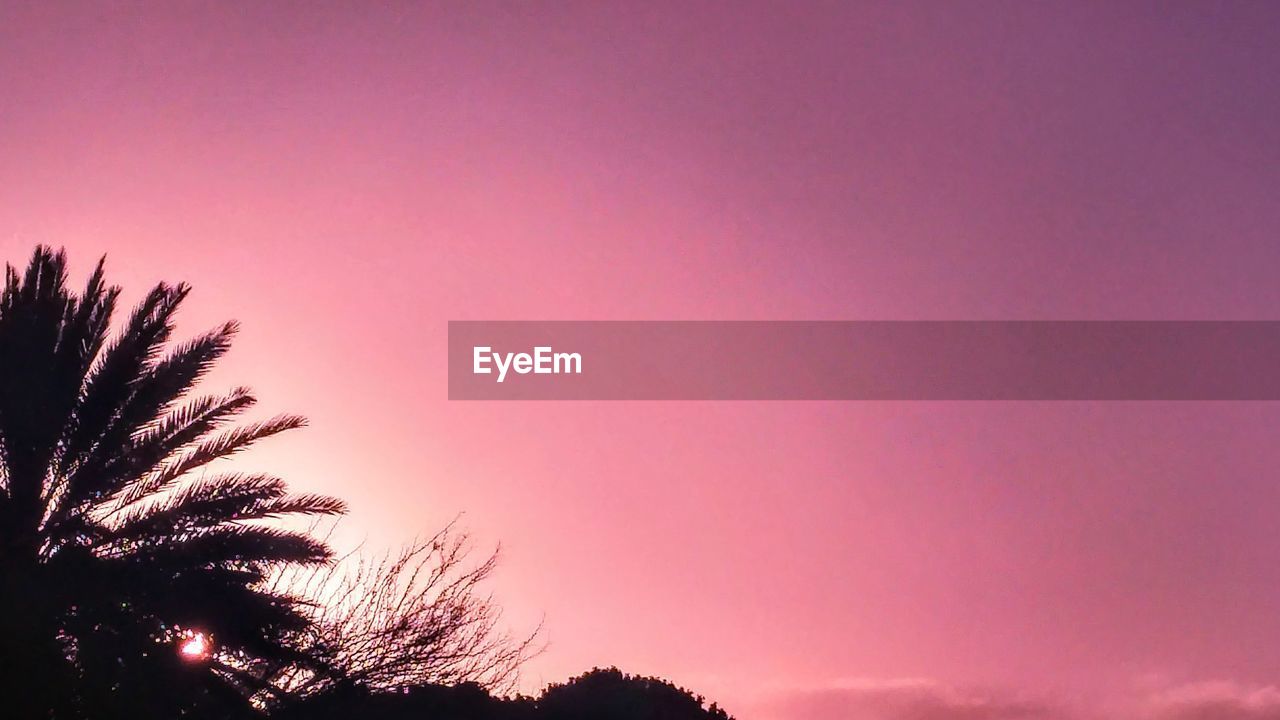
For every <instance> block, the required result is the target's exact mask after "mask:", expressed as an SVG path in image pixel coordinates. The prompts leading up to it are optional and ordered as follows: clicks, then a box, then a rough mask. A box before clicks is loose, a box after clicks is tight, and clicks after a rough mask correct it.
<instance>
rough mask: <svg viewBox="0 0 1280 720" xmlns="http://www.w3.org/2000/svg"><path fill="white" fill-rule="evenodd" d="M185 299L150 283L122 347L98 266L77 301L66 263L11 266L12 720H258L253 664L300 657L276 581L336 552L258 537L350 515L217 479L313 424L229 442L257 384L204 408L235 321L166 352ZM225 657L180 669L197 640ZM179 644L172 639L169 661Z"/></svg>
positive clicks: (4, 324)
mask: <svg viewBox="0 0 1280 720" xmlns="http://www.w3.org/2000/svg"><path fill="white" fill-rule="evenodd" d="M188 291H189V288H188V287H187V286H186V285H182V284H179V285H167V284H160V285H157V286H156V287H154V288H153V289H152V290H151V291H150V292H148V293H147V294H146V296H145V297H144V298H143V299H142V301H141V302H140V303H139V304H138V306H137V308H136V309H135V310H134V311H133V313H132V314H131V315H130V316H129V318H128V319H127V320H126V321H125V322H124V324H123V327H122V328H121V329H120V331H119V332H118V333H117V334H116V335H115V337H114V338H111V337H109V334H110V329H111V321H112V315H113V311H114V310H115V307H116V303H117V300H118V298H119V294H120V290H119V288H117V287H112V286H109V285H107V284H106V281H105V278H104V273H103V263H102V262H99V263H98V265H97V268H96V269H95V270H94V271H93V273H92V275H91V277H90V278H89V281H88V285H87V286H86V287H85V289H84V291H83V292H82V293H81V294H79V295H76V294H74V293H72V292H70V291H68V289H67V287H66V258H65V255H64V253H62V252H53V251H52V250H50V249H48V248H44V247H40V248H37V249H36V251H35V253H34V254H33V256H32V258H31V261H30V263H29V264H28V266H27V268H26V270H25V272H23V273H19V272H18V271H17V270H15V269H14V268H13V267H12V266H8V267H7V271H6V278H5V285H4V291H3V295H2V296H0V578H2V579H3V590H2V591H0V668H3V672H0V683H3V686H0V692H2V693H3V697H4V702H5V704H6V705H7V706H8V707H7V713H6V716H7V717H14V718H20V719H22V720H25V719H26V718H48V717H55V718H59V719H62V718H76V717H92V718H95V719H96V718H116V717H120V718H139V717H156V718H174V717H179V716H183V717H218V718H230V717H236V716H239V715H246V714H251V713H255V712H256V711H254V710H253V708H252V706H251V705H250V703H249V701H248V698H249V697H250V696H251V695H252V694H253V693H254V692H256V691H257V690H258V688H259V686H260V683H261V680H260V678H259V677H258V675H257V673H256V669H257V667H258V665H259V664H260V663H262V662H264V661H266V660H273V661H278V660H281V659H290V660H295V659H297V658H296V651H295V650H293V649H292V648H291V646H290V643H289V637H290V634H291V633H293V632H296V631H297V630H299V629H300V628H301V627H303V626H304V625H305V622H306V620H305V617H304V616H303V615H302V614H301V613H300V612H299V608H298V607H297V606H296V601H295V600H294V599H292V598H291V597H290V596H288V595H287V594H284V593H280V592H272V591H270V590H267V589H266V588H264V587H263V585H262V581H263V580H264V579H265V578H266V577H267V575H268V573H269V572H270V571H271V570H272V569H273V568H277V567H279V566H282V565H289V564H312V563H320V562H323V561H325V560H326V559H327V558H328V557H329V554H330V553H329V550H328V548H327V547H326V546H325V545H324V544H323V543H321V542H319V541H317V540H314V539H312V538H310V537H308V536H307V535H305V534H300V533H294V532H287V531H285V530H282V529H279V528H277V527H270V526H266V525H263V524H261V523H259V522H255V521H260V520H265V519H269V518H278V517H283V516H299V515H303V516H305V515H328V514H335V513H340V512H342V510H343V504H342V502H340V501H338V500H335V499H333V498H328V497H321V496H315V495H289V494H287V493H286V488H285V485H284V482H283V481H281V480H280V479H278V478H274V477H269V476H265V475H246V474H207V475H201V476H199V477H196V476H195V472H196V471H199V470H203V469H204V468H205V467H206V466H208V465H209V463H211V462H213V461H214V460H217V459H219V458H224V457H226V456H228V455H231V454H233V453H236V452H238V451H240V450H243V449H245V448H247V447H249V446H250V445H253V444H254V443H255V442H257V441H259V440H262V439H264V438H267V437H270V436H272V435H275V434H277V433H280V432H284V431H286V430H290V429H293V428H296V427H299V426H301V425H302V424H303V419H302V418H300V417H297V416H293V415H281V416H277V417H274V418H271V419H268V420H265V421H261V422H256V423H251V424H247V425H240V426H229V423H230V422H231V421H232V420H233V419H235V418H236V416H237V415H239V414H240V413H242V412H244V411H245V410H247V409H248V408H250V407H251V406H252V405H253V404H254V398H253V396H252V395H251V394H250V393H249V391H248V390H245V389H243V388H240V389H236V390H232V391H231V392H229V393H227V394H224V395H203V396H192V388H193V386H194V385H195V384H196V383H197V382H198V381H199V380H200V379H201V378H202V377H203V376H204V375H205V374H206V373H207V372H208V371H209V369H210V368H212V367H213V365H214V363H215V362H217V361H218V359H219V358H221V357H222V356H223V354H224V353H225V352H226V351H227V349H228V348H229V346H230V343H231V339H232V337H233V335H234V334H235V332H236V325H235V324H234V323H227V324H225V325H222V326H221V327H218V328H216V329H214V330H212V331H210V332H208V333H205V334H203V335H200V336H198V337H196V338H194V339H191V340H189V341H186V342H183V343H180V344H176V345H174V344H171V343H170V339H171V336H172V334H173V318H174V314H175V312H176V311H177V310H178V308H179V306H180V305H181V304H182V302H183V300H184V299H185V298H186V297H187V293H188ZM197 630H198V631H199V632H200V633H203V634H204V637H205V638H207V639H209V640H210V641H211V644H212V647H213V648H214V652H213V653H212V654H211V655H209V656H208V657H197V658H187V659H184V658H182V657H180V655H179V654H178V653H177V652H176V647H175V646H174V644H176V643H177V642H180V641H181V640H182V637H183V633H184V632H192V631H197ZM166 643H170V644H169V645H166Z"/></svg>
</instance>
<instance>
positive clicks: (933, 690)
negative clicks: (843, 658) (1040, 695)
mask: <svg viewBox="0 0 1280 720" xmlns="http://www.w3.org/2000/svg"><path fill="white" fill-rule="evenodd" d="M1113 700H1114V701H1116V702H1118V703H1119V704H1118V705H1115V704H1111V705H1110V709H1109V710H1104V709H1103V707H1102V706H1101V705H1098V704H1094V705H1093V706H1092V707H1085V706H1068V705H1065V704H1059V703H1054V702H1049V701H1046V700H1044V699H1037V698H1035V697H1032V696H1028V695H1025V694H1018V693H1013V692H1008V691H996V690H987V689H975V688H961V687H955V686H950V685H946V684H943V683H938V682H935V681H932V680H928V679H915V678H899V679H888V680H875V679H855V680H847V681H842V682H836V683H830V684H826V685H823V686H820V687H813V688H803V689H801V688H797V689H792V690H789V691H786V692H784V693H780V694H778V695H776V696H775V697H774V699H773V700H772V701H771V702H767V703H764V704H763V705H762V706H761V707H759V708H758V712H754V713H749V714H747V715H745V716H744V717H749V718H752V719H753V720H1280V687H1277V686H1275V685H1247V684H1243V683H1238V682H1232V681H1214V682H1195V683H1188V684H1184V685H1174V686H1170V685H1164V686H1163V687H1160V688H1159V689H1154V690H1147V691H1142V692H1137V693H1134V694H1133V695H1130V696H1129V697H1127V698H1123V697H1121V698H1113ZM1068 707H1071V708H1072V709H1070V710H1068ZM1120 708H1124V709H1120Z"/></svg>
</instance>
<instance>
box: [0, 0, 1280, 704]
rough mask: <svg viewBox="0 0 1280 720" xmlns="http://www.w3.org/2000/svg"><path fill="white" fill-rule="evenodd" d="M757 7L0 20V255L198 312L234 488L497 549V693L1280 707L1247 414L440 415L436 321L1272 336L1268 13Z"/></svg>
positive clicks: (15, 15)
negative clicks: (989, 323)
mask: <svg viewBox="0 0 1280 720" xmlns="http://www.w3.org/2000/svg"><path fill="white" fill-rule="evenodd" d="M800 7H803V8H804V9H803V10H799V9H788V7H787V5H786V4H783V3H778V4H774V5H754V4H753V5H746V4H739V3H732V4H731V3H696V4H692V5H686V4H651V3H633V4H630V5H629V6H627V5H621V4H613V5H612V6H611V7H610V6H606V5H605V4H602V3H581V4H567V3H556V4H551V3H543V4H516V3H510V4H500V5H472V4H456V5H436V6H431V7H428V6H426V5H416V4H399V3H384V4H381V5H379V6H377V7H376V8H369V7H363V6H359V5H357V4H355V3H352V4H349V5H339V4H326V7H325V8H324V9H321V8H320V7H319V6H318V4H315V3H298V4H288V3H276V4H273V5H271V6H270V7H269V8H251V6H250V5H248V4H235V5H233V4H229V3H228V4H213V3H200V4H195V3H192V4H183V5H182V6H181V7H176V6H169V5H159V4H157V5H156V6H154V7H153V8H151V9H144V8H143V7H142V6H140V5H136V4H120V5H112V4H92V5H90V4H85V5H75V4H63V5H60V6H58V7H56V8H49V7H44V6H42V5H38V4H29V5H27V4H24V5H16V6H8V5H6V6H4V7H3V9H0V98H3V109H2V110H0V250H3V253H2V256H3V258H4V259H7V260H9V261H13V262H20V261H22V260H24V259H25V257H26V255H27V254H28V253H29V252H30V249H31V247H32V246H33V245H34V244H36V243H49V244H54V245H65V246H66V247H67V248H68V250H69V252H70V253H71V254H72V257H73V261H74V262H75V263H76V267H77V268H78V271H79V272H83V271H84V269H85V268H86V267H87V266H88V264H89V263H90V262H91V261H92V259H94V258H96V257H97V256H98V255H100V254H102V253H108V254H109V256H110V268H111V271H112V275H113V276H114V279H115V280H116V281H117V282H120V283H123V284H125V285H126V286H127V287H128V288H130V289H131V290H132V291H133V292H135V293H136V292H138V291H139V290H140V289H141V288H143V287H144V286H146V285H148V284H150V283H153V282H156V281H159V280H162V279H166V280H176V279H185V280H188V281H190V282H191V283H193V284H194V285H195V288H196V292H195V294H194V296H193V298H192V300H191V302H190V306H189V308H188V311H187V314H186V315H185V318H184V321H185V323H186V325H185V327H186V328H187V329H188V330H190V331H192V332H194V331H196V330H198V329H201V328H203V327H206V326H209V325H212V324H213V323H214V322H216V321H219V320H222V319H225V318H228V317H234V318H238V319H240V320H241V321H242V322H243V323H244V332H243V334H242V337H241V339H240V341H239V344H238V346H237V349H236V351H235V352H234V353H233V355H232V357H231V358H230V359H229V360H228V362H227V363H226V367H225V368H223V369H222V370H221V371H220V373H219V375H218V376H217V378H216V381H217V382H221V383H224V384H228V385H229V384H231V383H246V384H250V385H252V386H254V387H255V388H256V389H257V390H258V392H259V394H260V396H261V398H262V399H263V404H264V405H265V406H266V407H267V408H271V409H279V410H290V411H298V412H302V413H305V414H307V415H308V416H310V418H311V419H312V423H313V424H312V427H311V428H310V429H308V430H306V431H304V432H300V433H297V434H294V435H293V436H292V437H287V438H281V439H280V440H279V441H276V442H274V443H273V444H271V445H269V446H264V447H263V448H262V450H261V451H259V452H256V453H255V454H254V455H253V456H251V457H250V458H249V461H251V462H252V463H253V465H254V467H258V468H262V469H264V470H275V471H279V472H281V473H284V474H285V475H286V477H288V478H290V480H291V481H292V482H293V483H294V484H295V486H296V487H298V488H300V489H307V490H319V491H325V492H331V493H335V494H338V495H341V496H343V497H344V498H346V499H348V500H349V501H350V504H351V508H352V509H351V514H350V517H349V518H348V520H347V527H348V529H349V530H350V531H351V533H352V535H353V536H362V537H363V536H367V537H368V538H369V541H370V542H371V543H373V544H376V545H378V546H391V545H394V544H396V543H399V542H401V541H403V540H405V539H408V538H409V537H411V536H413V535H420V534H424V533H428V532H431V531H433V530H435V529H436V528H438V527H439V526H440V525H441V524H442V523H443V522H445V521H446V520H448V519H449V518H451V517H452V516H453V515H454V514H456V513H458V512H460V511H465V512H466V516H465V524H466V525H468V526H469V527H470V528H471V529H472V530H473V531H474V532H475V534H476V535H477V536H478V537H479V538H480V539H481V540H483V541H485V542H496V541H499V540H501V541H502V542H503V544H504V546H505V548H506V560H505V563H504V565H503V567H502V571H501V574H500V577H499V579H498V581H497V583H496V588H495V589H496V592H497V593H498V596H499V598H500V599H501V600H502V602H503V603H504V605H505V606H506V607H508V608H509V618H510V619H511V621H512V623H513V624H515V625H516V626H517V627H520V626H527V625H528V624H530V623H532V622H536V621H537V619H538V618H539V617H541V616H542V615H543V614H544V613H545V617H546V626H547V635H548V639H549V640H550V642H551V646H550V648H549V650H548V651H547V653H546V654H545V655H544V656H543V657H541V658H539V659H538V660H537V661H535V662H534V663H533V664H532V665H531V666H530V667H529V669H528V673H527V680H528V683H527V684H528V687H529V688H531V689H532V688H535V687H537V686H538V685H539V684H540V683H542V682H545V681H552V680H560V679H563V678H565V677H566V676H567V675H569V674H571V673H576V672H579V671H582V670H584V669H587V668H589V667H591V666H592V665H597V664H602V665H609V664H616V665H619V666H621V667H623V668H625V669H627V670H630V671H633V672H641V673H653V674H659V675H662V676H664V677H668V678H671V679H673V680H675V681H676V682H678V683H681V684H684V685H687V686H690V687H693V688H694V689H696V690H698V691H700V692H703V693H705V694H707V695H709V696H711V697H712V698H715V699H718V700H721V701H722V703H723V704H725V705H727V706H728V708H729V709H730V710H731V711H733V712H735V713H736V714H737V715H739V716H740V718H741V720H862V719H864V718H865V719H866V720H942V719H947V718H967V719H969V720H975V719H977V718H1015V717H1017V718H1058V717H1071V718H1094V717H1106V718H1116V717H1119V718H1125V719H1128V718H1141V717H1152V718H1160V719H1161V720H1166V719H1175V718H1212V719H1213V720H1224V719H1232V720H1234V719H1235V718H1253V719H1255V720H1260V719H1263V718H1268V719H1270V718H1275V717H1278V716H1280V690H1276V689H1275V688H1274V687H1273V684H1280V643H1277V642H1276V638H1278V637H1280V612H1277V609H1278V608H1280V529H1278V528H1280V523H1278V522H1277V521H1278V520H1280V483H1276V482H1275V476H1276V472H1277V470H1276V468H1277V467H1280V443H1277V442H1276V441H1275V435H1274V433H1275V430H1276V428H1277V421H1278V420H1280V407H1278V406H1276V405H1274V404H1267V403H1254V404H1249V403H1239V404H1232V403H1204V404H1194V403H1181V404H1180V403H1110V404H1108V403H834V402H832V403H615V404H610V403H470V404H469V403H460V402H455V403H450V402H448V401H447V400H446V377H445V360H446V357H445V340H446V321H447V320H450V319H920V318H929V319H1276V318H1278V317H1280V282H1278V280H1280V242H1277V237H1278V232H1277V231H1280V198H1277V193H1276V189H1277V188H1280V94H1278V93H1276V91H1275V78H1276V77H1280V50H1278V49H1277V48H1280V14H1278V13H1277V8H1278V7H1280V6H1277V5H1275V4H1272V3H1263V2H1235V3H1195V4H1193V3H1159V4H1157V3H1152V4H1125V5H1119V4H1113V3H1102V2H1097V3H1092V2H1091V3H1071V4H1061V5H1059V4H1047V3H1034V4H1033V3H1020V2H1008V3H921V4H912V3H908V4H867V5H861V4H854V3H830V4H828V3H802V4H800ZM1205 708H1209V710H1208V711H1205ZM1196 712H1210V714H1207V715H1206V714H1201V715H1196V714H1194V713H1196Z"/></svg>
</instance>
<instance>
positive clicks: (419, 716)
mask: <svg viewBox="0 0 1280 720" xmlns="http://www.w3.org/2000/svg"><path fill="white" fill-rule="evenodd" d="M349 718H362V719H365V720H732V718H731V717H730V716H729V715H728V714H727V713H726V712H725V711H724V710H722V709H720V708H718V707H717V706H716V705H715V704H714V703H713V704H711V705H710V706H709V707H708V706H706V705H705V704H704V700H703V699H702V698H701V697H699V696H696V695H694V694H692V693H690V692H689V691H687V690H684V689H681V688H678V687H676V686H675V685H672V684H671V683H669V682H666V681H665V680H659V679H657V678H648V677H640V676H635V675H626V674H623V673H622V672H621V671H619V670H617V669H616V668H609V669H607V670H601V669H596V670H592V671H591V672H589V673H586V674H584V675H582V676H580V677H577V678H574V679H572V680H570V681H569V682H567V683H564V684H562V685H552V686H551V687H549V688H547V689H546V691H545V692H543V693H542V695H540V696H539V697H536V698H529V697H517V698H501V697H494V696H492V695H490V694H489V693H488V692H487V691H485V689H484V688H482V687H480V686H479V685H476V684H474V683H467V684H462V685H455V686H452V687H446V686H437V685H427V686H419V687H414V688H410V689H406V690H402V691H398V692H371V691H369V690H367V689H363V688H359V687H348V688H346V689H344V690H342V691H337V692H334V693H332V694H330V695H327V696H324V697H316V698H312V699H311V700H310V701H308V702H307V703H305V704H303V705H299V706H297V707H294V708H291V709H290V710H289V711H287V712H280V713H273V714H272V720H348V719H349Z"/></svg>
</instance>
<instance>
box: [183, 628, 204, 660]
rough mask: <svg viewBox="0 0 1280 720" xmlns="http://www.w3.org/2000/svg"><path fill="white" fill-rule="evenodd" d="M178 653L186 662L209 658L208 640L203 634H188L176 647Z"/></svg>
mask: <svg viewBox="0 0 1280 720" xmlns="http://www.w3.org/2000/svg"><path fill="white" fill-rule="evenodd" d="M178 653H179V654H180V655H182V657H184V658H186V659H188V660H203V659H205V658H207V657H209V639H208V638H206V637H205V635H204V633H198V632H193V633H190V634H189V635H188V636H187V638H186V639H185V640H183V641H182V644H181V645H179V646H178Z"/></svg>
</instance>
